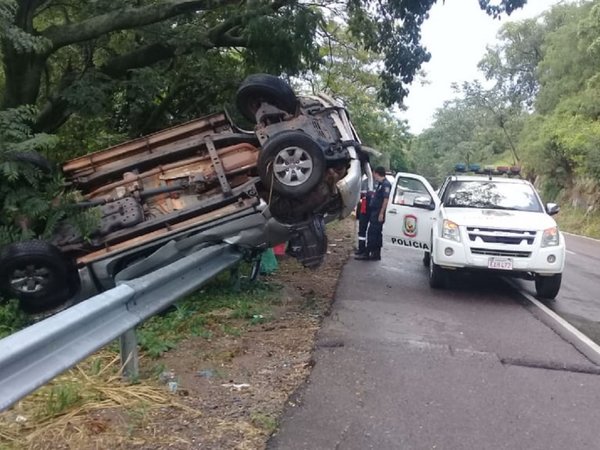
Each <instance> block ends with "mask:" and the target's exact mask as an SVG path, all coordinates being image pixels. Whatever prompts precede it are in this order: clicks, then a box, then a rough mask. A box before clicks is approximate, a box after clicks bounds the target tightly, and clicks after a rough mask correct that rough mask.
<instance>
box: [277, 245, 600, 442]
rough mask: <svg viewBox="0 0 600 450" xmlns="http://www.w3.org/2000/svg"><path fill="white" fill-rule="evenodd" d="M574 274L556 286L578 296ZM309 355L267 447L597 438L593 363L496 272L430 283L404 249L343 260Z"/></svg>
mask: <svg viewBox="0 0 600 450" xmlns="http://www.w3.org/2000/svg"><path fill="white" fill-rule="evenodd" d="M587 246H588V244H587V243H584V244H583V246H582V248H581V249H579V250H580V251H581V254H582V256H583V255H587V256H585V257H586V258H591V259H592V260H593V259H594V254H595V253H594V251H593V250H591V251H590V252H588V253H584V252H583V251H584V250H586V247H587ZM570 251H573V252H577V251H578V250H577V249H576V247H575V245H571V248H570ZM596 258H597V257H596ZM572 261H573V258H570V259H569V264H571V262H572ZM573 264H574V263H573ZM578 264H579V263H578ZM581 264H583V265H585V264H586V262H585V260H581ZM570 267H571V266H570ZM596 267H598V266H596ZM589 269H591V270H590V271H591V272H592V273H593V267H590V268H589ZM571 277H573V278H571ZM577 277H579V275H578V274H577V269H576V268H575V266H573V269H572V270H571V268H569V270H568V271H567V274H566V276H565V290H564V294H563V295H565V296H569V297H573V296H575V297H576V296H577V295H579V294H578V293H577V292H579V291H576V290H575V288H579V287H581V286H582V285H583V283H582V282H580V281H579V282H578V279H577ZM571 279H572V282H573V283H574V285H573V287H572V288H571V287H568V286H569V284H570V283H571V281H570V280H571ZM596 292H597V291H596ZM556 303H557V304H558V303H559V301H557V302H556ZM315 363H316V364H315V367H314V369H313V372H312V374H311V376H310V379H309V381H308V383H307V384H306V385H305V387H304V388H303V389H302V390H301V391H300V392H298V393H297V395H296V398H295V399H293V400H292V401H290V404H289V406H288V408H287V410H286V413H285V415H284V418H283V420H282V424H281V430H280V431H279V432H278V433H277V434H276V435H275V436H274V437H273V438H272V439H271V441H270V443H269V447H270V448H271V449H286V450H287V449H311V450H315V449H357V450H358V449H361V450H362V449H461V450H462V449H477V450H480V449H545V450H547V449H561V450H562V449H565V448H569V449H590V448H598V446H599V444H598V442H599V439H598V438H599V434H600V432H599V431H598V424H600V408H598V404H600V377H599V376H598V373H600V371H599V368H598V366H595V365H593V364H592V363H590V362H589V361H588V360H587V359H586V358H585V357H584V356H583V355H581V354H580V353H579V352H578V351H577V350H575V348H574V347H573V346H572V345H570V344H568V343H567V342H565V341H563V340H562V339H561V338H560V337H559V336H558V335H556V334H555V333H554V332H553V331H552V330H551V329H549V328H548V327H546V326H545V325H544V324H542V323H541V322H539V321H538V320H537V319H535V318H534V317H533V315H532V314H531V313H530V312H529V311H528V310H527V309H526V308H525V307H523V306H522V304H521V300H519V297H518V295H516V294H515V292H514V290H512V288H510V287H509V286H508V285H507V284H506V283H504V282H503V281H502V280H500V279H495V278H489V277H483V276H477V277H476V276H465V277H461V278H460V279H459V280H457V281H456V282H455V283H453V286H452V287H451V288H450V289H448V290H444V291H435V290H431V289H430V288H429V286H428V284H427V274H426V271H425V268H424V267H423V266H422V264H421V261H420V256H419V255H416V254H414V255H409V254H407V253H403V252H402V250H400V249H385V250H384V253H383V261H381V262H359V261H350V262H349V263H348V264H347V265H346V267H345V269H344V272H343V275H342V278H341V280H340V284H339V288H338V292H337V296H336V302H335V303H334V306H333V309H332V312H331V315H330V316H329V317H328V318H327V319H326V320H325V322H324V324H323V328H322V330H321V332H320V334H319V336H318V341H317V347H316V350H315Z"/></svg>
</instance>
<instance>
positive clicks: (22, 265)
mask: <svg viewBox="0 0 600 450" xmlns="http://www.w3.org/2000/svg"><path fill="white" fill-rule="evenodd" d="M73 275H74V273H73V269H72V268H71V266H70V264H69V262H68V260H67V259H66V258H65V256H64V255H63V253H61V251H60V250H59V249H58V248H56V247H55V246H53V245H52V244H49V243H48V242H45V241H39V240H31V241H23V242H16V243H14V244H9V245H7V246H6V247H4V249H3V250H2V252H1V253H0V290H1V291H2V292H3V293H4V294H5V295H6V296H7V298H17V299H18V300H19V301H20V302H21V305H22V306H23V307H24V308H26V309H31V310H35V311H39V310H44V309H47V308H50V307H54V306H56V305H58V304H59V303H62V302H64V301H66V300H68V298H69V297H70V296H71V295H72V294H73V293H74V290H75V289H74V288H75V283H74V281H73V280H74V276H73Z"/></svg>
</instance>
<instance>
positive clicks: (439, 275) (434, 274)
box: [429, 260, 448, 289]
mask: <svg viewBox="0 0 600 450" xmlns="http://www.w3.org/2000/svg"><path fill="white" fill-rule="evenodd" d="M447 282H448V273H447V272H446V270H444V269H442V268H441V267H440V266H438V265H437V264H436V263H434V262H433V260H430V261H429V286H431V287H432V288H433V289H443V288H445V287H446V284H447Z"/></svg>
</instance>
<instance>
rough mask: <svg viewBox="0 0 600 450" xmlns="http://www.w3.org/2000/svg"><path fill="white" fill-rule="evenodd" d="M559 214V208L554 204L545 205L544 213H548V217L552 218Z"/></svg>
mask: <svg viewBox="0 0 600 450" xmlns="http://www.w3.org/2000/svg"><path fill="white" fill-rule="evenodd" d="M559 212H560V206H558V205H557V204H556V203H546V213H548V215H550V216H553V215H554V214H558V213H559Z"/></svg>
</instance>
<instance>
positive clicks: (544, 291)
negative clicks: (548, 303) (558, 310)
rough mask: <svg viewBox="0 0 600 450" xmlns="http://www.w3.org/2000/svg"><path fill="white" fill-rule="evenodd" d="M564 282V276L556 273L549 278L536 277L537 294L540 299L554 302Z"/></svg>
mask: <svg viewBox="0 0 600 450" xmlns="http://www.w3.org/2000/svg"><path fill="white" fill-rule="evenodd" d="M561 282H562V274H561V273H556V274H554V275H551V276H549V277H543V276H541V275H536V276H535V292H536V293H537V295H538V297H540V298H543V299H546V300H554V299H555V298H556V296H557V295H558V291H559V290H560V284H561Z"/></svg>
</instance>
